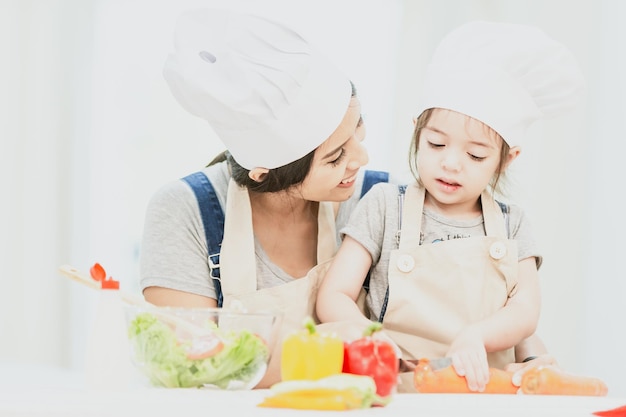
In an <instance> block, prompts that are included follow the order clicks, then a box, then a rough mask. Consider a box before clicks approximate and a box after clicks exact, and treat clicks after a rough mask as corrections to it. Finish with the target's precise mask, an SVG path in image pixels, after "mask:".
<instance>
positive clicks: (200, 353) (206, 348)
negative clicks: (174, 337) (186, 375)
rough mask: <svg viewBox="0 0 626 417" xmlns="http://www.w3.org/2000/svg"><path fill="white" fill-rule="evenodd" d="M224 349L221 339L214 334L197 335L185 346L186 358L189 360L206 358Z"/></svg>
mask: <svg viewBox="0 0 626 417" xmlns="http://www.w3.org/2000/svg"><path fill="white" fill-rule="evenodd" d="M222 349H224V343H223V342H222V340H221V339H220V338H219V337H217V336H216V335H214V334H208V335H205V336H202V337H198V338H196V339H193V340H192V341H191V344H190V345H188V346H187V348H186V350H187V358H189V359H191V360H197V359H206V358H210V357H211V356H215V355H217V354H218V353H220V352H221V351H222Z"/></svg>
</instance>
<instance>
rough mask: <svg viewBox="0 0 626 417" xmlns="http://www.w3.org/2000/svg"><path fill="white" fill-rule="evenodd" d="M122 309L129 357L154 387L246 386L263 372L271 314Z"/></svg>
mask: <svg viewBox="0 0 626 417" xmlns="http://www.w3.org/2000/svg"><path fill="white" fill-rule="evenodd" d="M125 309H126V323H127V329H128V337H129V342H130V343H129V344H130V351H131V352H130V356H131V360H132V362H133V364H134V365H135V366H136V367H137V368H138V369H139V370H140V372H141V373H142V374H143V375H145V376H146V377H147V378H148V379H149V382H150V384H151V385H153V386H158V387H167V388H190V387H209V388H215V389H226V390H237V389H238V390H247V389H252V388H254V386H255V385H256V384H258V382H259V381H260V380H261V378H263V375H264V374H265V371H266V369H267V364H268V362H269V358H270V348H269V346H272V337H273V334H274V331H275V327H276V323H277V317H276V315H275V314H272V313H266V312H258V313H255V312H246V311H234V310H227V309H222V308H213V309H211V308H203V309H198V308H194V309H192V308H171V307H156V306H152V305H147V306H136V305H127V306H125Z"/></svg>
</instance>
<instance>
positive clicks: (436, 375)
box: [413, 359, 608, 396]
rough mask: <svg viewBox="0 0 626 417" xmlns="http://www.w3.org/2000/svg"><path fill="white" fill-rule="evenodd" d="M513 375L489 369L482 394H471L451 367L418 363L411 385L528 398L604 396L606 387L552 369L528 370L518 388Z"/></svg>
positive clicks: (595, 380) (425, 390)
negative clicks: (436, 366)
mask: <svg viewBox="0 0 626 417" xmlns="http://www.w3.org/2000/svg"><path fill="white" fill-rule="evenodd" d="M512 377H513V373H512V372H507V371H503V370H501V369H496V368H490V369H489V382H488V383H487V386H486V387H485V390H484V391H481V392H477V391H470V390H469V389H468V388H467V383H466V380H465V377H462V376H459V375H457V373H456V372H455V370H454V368H453V367H452V366H447V367H445V368H441V369H433V368H432V367H431V366H430V364H429V361H428V359H420V360H419V362H418V364H417V366H416V367H415V370H414V374H413V382H414V384H415V389H416V390H417V392H422V393H485V394H515V393H518V392H520V393H522V394H527V395H583V396H605V395H607V393H608V388H607V386H606V384H605V383H604V382H603V381H602V380H600V379H598V378H593V377H588V376H581V375H574V374H569V373H567V372H564V371H562V370H561V369H559V368H556V367H553V366H539V367H536V368H531V369H529V370H528V371H526V372H525V373H524V375H523V376H522V382H521V385H520V387H516V386H515V385H513V383H512Z"/></svg>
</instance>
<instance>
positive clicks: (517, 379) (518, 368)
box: [504, 353, 559, 387]
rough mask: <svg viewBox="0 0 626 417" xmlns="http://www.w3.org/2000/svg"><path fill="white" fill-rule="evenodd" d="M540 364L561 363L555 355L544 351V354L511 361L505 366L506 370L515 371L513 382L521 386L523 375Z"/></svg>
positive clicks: (553, 364)
mask: <svg viewBox="0 0 626 417" xmlns="http://www.w3.org/2000/svg"><path fill="white" fill-rule="evenodd" d="M539 366H552V367H558V366H559V364H558V363H557V361H556V358H555V357H554V356H552V355H550V354H549V353H544V354H543V355H539V356H537V357H535V358H534V359H532V360H529V361H527V362H520V363H510V364H508V365H507V366H506V367H505V368H504V370H505V371H509V372H513V377H512V379H511V382H513V385H515V386H518V387H519V386H520V385H521V384H522V377H523V376H524V374H525V373H526V372H527V371H529V370H530V369H533V368H537V367H539Z"/></svg>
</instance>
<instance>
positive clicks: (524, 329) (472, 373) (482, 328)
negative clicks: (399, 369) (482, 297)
mask: <svg viewBox="0 0 626 417" xmlns="http://www.w3.org/2000/svg"><path fill="white" fill-rule="evenodd" d="M540 308H541V296H540V291H539V280H538V273H537V266H536V263H535V258H534V257H531V258H527V259H524V260H522V261H520V262H519V275H518V282H517V287H516V290H515V293H514V294H513V296H512V297H511V298H509V300H508V302H507V303H506V305H505V306H504V307H502V308H501V309H500V310H498V311H497V312H495V313H494V314H492V315H491V316H489V317H487V318H485V319H484V320H481V321H479V322H476V323H472V324H471V325H469V326H467V327H466V328H465V329H463V330H462V331H461V332H460V333H459V335H457V337H456V338H455V339H454V341H453V342H452V345H451V346H450V348H449V350H448V355H449V356H450V357H451V358H452V361H453V364H454V367H455V369H456V371H457V373H458V374H459V375H465V377H466V379H467V382H468V387H469V388H470V389H472V390H474V391H481V390H482V389H484V387H485V384H486V383H487V382H488V381H489V368H488V364H487V355H486V353H487V352H495V351H500V350H504V349H508V348H510V347H512V346H516V345H517V344H518V343H520V342H522V341H523V340H524V339H526V338H527V337H530V336H531V335H532V334H533V333H534V332H535V330H536V328H537V323H538V321H539V311H540Z"/></svg>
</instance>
